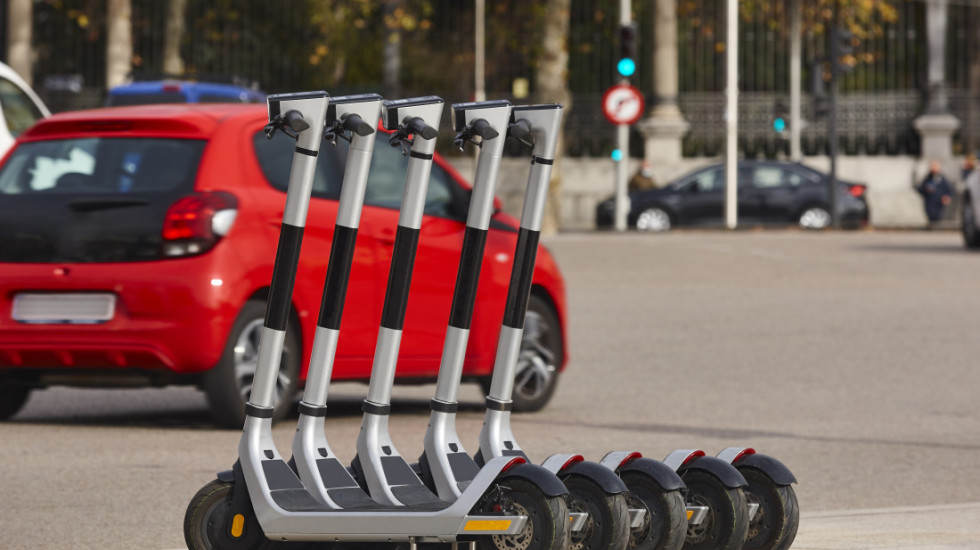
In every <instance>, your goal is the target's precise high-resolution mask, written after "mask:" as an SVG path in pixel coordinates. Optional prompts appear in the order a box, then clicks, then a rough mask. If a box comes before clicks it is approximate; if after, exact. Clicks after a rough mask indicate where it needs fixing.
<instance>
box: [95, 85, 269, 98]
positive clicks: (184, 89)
mask: <svg viewBox="0 0 980 550" xmlns="http://www.w3.org/2000/svg"><path fill="white" fill-rule="evenodd" d="M160 92H172V93H183V94H188V93H189V94H191V95H197V94H211V95H226V96H228V97H229V98H233V99H240V98H241V96H242V94H244V95H245V96H246V97H248V98H249V99H251V100H253V101H254V100H257V99H263V98H265V93H263V92H260V91H259V90H255V89H253V88H248V87H245V86H239V85H237V84H225V83H222V82H199V81H188V80H151V81H137V82H130V83H129V84H121V85H119V86H115V87H113V88H112V89H110V90H109V95H120V94H121V95H125V94H147V93H160Z"/></svg>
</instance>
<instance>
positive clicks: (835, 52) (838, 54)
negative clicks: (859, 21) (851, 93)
mask: <svg viewBox="0 0 980 550" xmlns="http://www.w3.org/2000/svg"><path fill="white" fill-rule="evenodd" d="M855 62H856V60H855V59H854V33H852V32H850V31H848V30H846V29H844V28H842V27H831V28H830V64H831V69H830V70H831V71H832V74H833V78H837V77H839V76H840V75H842V74H844V73H849V72H851V71H853V70H854V65H855Z"/></svg>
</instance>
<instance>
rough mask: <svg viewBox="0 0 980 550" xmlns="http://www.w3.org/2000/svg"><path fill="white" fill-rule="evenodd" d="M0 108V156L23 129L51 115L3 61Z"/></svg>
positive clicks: (0, 75)
mask: <svg viewBox="0 0 980 550" xmlns="http://www.w3.org/2000/svg"><path fill="white" fill-rule="evenodd" d="M0 109H2V110H3V121H2V122H0V157H2V156H3V154H4V153H6V152H7V150H8V149H10V146H11V145H13V144H14V140H15V139H17V136H19V135H20V134H21V133H22V132H24V130H27V129H28V128H30V127H31V126H33V125H34V123H35V122H37V121H38V120H40V119H42V118H44V117H46V116H51V111H49V110H48V108H47V107H46V106H45V105H44V102H43V101H41V98H39V97H38V96H37V94H36V93H34V90H32V89H31V87H30V86H29V85H28V84H27V82H24V79H22V78H21V77H20V76H18V75H17V72H16V71H14V70H13V69H11V68H10V67H8V66H7V65H4V64H3V63H0Z"/></svg>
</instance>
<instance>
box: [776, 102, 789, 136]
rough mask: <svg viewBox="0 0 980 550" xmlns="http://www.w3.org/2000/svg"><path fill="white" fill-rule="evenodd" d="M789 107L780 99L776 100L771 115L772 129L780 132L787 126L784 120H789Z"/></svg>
mask: <svg viewBox="0 0 980 550" xmlns="http://www.w3.org/2000/svg"><path fill="white" fill-rule="evenodd" d="M788 114H789V109H787V108H786V105H785V104H784V103H783V102H782V101H777V102H776V105H775V106H774V107H773V116H772V129H773V130H775V131H776V133H777V134H782V133H784V132H785V131H786V129H787V128H789V124H788V123H787V122H786V121H787V120H789V116H788Z"/></svg>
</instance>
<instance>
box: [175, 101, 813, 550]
mask: <svg viewBox="0 0 980 550" xmlns="http://www.w3.org/2000/svg"><path fill="white" fill-rule="evenodd" d="M268 105H269V124H268V126H266V134H267V135H268V136H269V137H271V136H272V135H273V134H274V133H276V132H284V133H285V134H287V135H289V136H291V137H293V138H295V140H296V148H295V152H294V154H293V160H292V169H291V172H290V176H289V187H288V191H287V195H286V205H285V209H284V213H283V219H282V227H281V233H280V238H279V244H278V251H277V254H276V260H275V267H274V273H273V279H272V284H271V289H270V295H269V300H268V310H267V313H266V317H265V323H264V326H263V331H262V336H261V342H260V346H259V362H258V367H257V371H256V373H255V378H254V381H253V386H252V393H251V395H250V398H249V402H248V404H247V405H246V420H245V427H244V431H243V434H242V438H241V442H240V443H239V446H238V457H239V459H238V461H237V462H236V463H235V465H234V468H233V469H232V470H230V471H227V472H222V473H219V474H218V476H217V479H216V480H214V481H212V482H210V483H208V484H207V485H206V486H205V487H204V488H202V489H201V490H200V491H199V492H198V493H197V494H196V495H195V496H194V498H193V500H192V501H191V503H190V505H189V506H188V508H187V512H186V516H185V521H184V535H185V538H186V541H187V545H188V547H189V548H190V549H191V550H217V549H231V550H253V549H258V548H269V547H278V546H280V545H287V546H289V547H293V546H297V547H310V548H326V547H327V545H331V546H332V545H341V546H343V545H348V546H352V545H365V544H370V545H382V544H383V545H388V546H390V545H393V544H407V545H409V546H410V547H411V548H412V550H415V546H416V545H417V544H420V543H442V544H452V545H453V547H454V548H455V547H456V545H458V544H459V543H470V545H471V547H475V546H477V545H479V546H480V547H481V549H484V550H564V549H565V548H572V549H574V550H580V549H586V550H625V549H626V548H627V547H629V548H630V549H631V550H677V549H679V548H681V547H684V548H690V549H696V550H709V549H710V550H737V549H739V548H747V549H767V550H784V549H786V548H788V547H789V546H790V545H791V544H792V542H793V539H794V538H795V536H796V529H797V526H798V524H799V511H798V507H797V501H796V496H795V493H794V491H793V488H792V484H793V483H795V481H796V480H795V478H794V477H793V474H792V473H791V472H790V471H789V470H788V469H787V468H786V467H785V466H784V465H783V464H782V463H780V462H779V461H777V460H776V459H774V458H771V457H768V456H765V455H762V454H757V453H755V452H754V451H753V450H752V449H749V448H730V449H726V450H725V451H722V453H721V454H719V455H718V456H717V457H709V456H705V453H704V452H702V451H698V450H682V451H674V452H672V453H670V454H669V455H668V456H667V457H666V458H665V459H664V460H663V461H662V462H660V461H656V460H652V459H649V458H644V457H642V456H641V455H640V453H638V452H635V451H624V452H611V453H609V454H607V455H606V456H605V457H604V458H603V459H602V460H600V461H599V462H590V461H586V460H583V458H582V457H581V456H580V455H577V454H556V455H553V456H551V457H549V458H548V459H547V460H545V461H544V462H543V463H542V464H541V465H540V466H537V465H535V464H533V463H531V461H530V459H529V458H528V457H527V455H526V454H525V453H524V451H522V450H521V447H520V446H519V445H518V444H517V440H516V438H515V437H514V434H513V432H512V431H511V427H510V412H511V397H512V393H513V387H514V377H515V370H516V366H517V358H518V354H519V353H520V351H521V340H522V331H523V328H524V317H525V314H526V312H527V304H528V299H529V294H530V290H531V275H532V272H533V269H534V263H535V256H536V253H537V249H538V237H539V233H540V229H541V221H542V218H543V214H544V206H545V201H546V198H547V194H548V187H549V180H550V176H551V168H552V164H553V163H554V160H555V158H554V157H555V149H556V141H557V138H558V133H559V127H560V124H561V119H562V106H561V105H553V104H546V105H530V106H513V105H511V104H510V103H509V102H508V101H503V100H501V101H484V102H477V103H461V104H454V105H452V108H451V113H452V126H453V129H454V130H455V132H456V143H457V144H458V145H459V146H460V148H462V147H463V146H464V145H465V143H467V142H471V143H473V144H475V145H476V146H477V147H479V148H480V152H479V159H478V161H477V168H476V176H475V178H474V182H473V192H472V198H471V200H470V205H469V211H468V214H467V218H466V229H465V232H464V236H463V242H462V251H461V255H460V262H459V268H458V272H457V279H456V285H455V290H454V294H453V302H452V309H451V312H450V318H449V326H448V328H447V333H446V339H445V345H444V350H443V355H442V359H441V363H440V367H439V374H438V379H437V384H436V392H435V397H434V398H433V399H432V401H431V416H430V419H429V425H428V429H427V431H426V434H425V438H424V452H423V453H422V456H421V457H420V458H419V460H418V462H417V463H415V464H410V463H409V462H407V461H406V460H405V459H404V458H403V457H402V456H401V455H400V454H399V453H398V450H397V449H395V446H394V445H393V444H392V441H391V437H390V434H389V430H388V416H389V413H390V409H391V405H390V403H391V390H392V385H393V383H394V377H395V367H396V363H397V357H398V349H399V342H400V339H401V334H402V328H403V323H404V318H405V309H406V305H407V301H408V295H409V292H408V291H409V287H410V283H411V278H412V269H413V264H414V260H415V252H416V245H417V243H418V239H419V230H420V227H421V223H422V220H423V212H424V207H425V198H426V189H427V186H428V181H429V173H430V169H431V165H432V158H433V154H434V152H435V147H436V137H437V135H438V131H437V128H438V127H439V123H440V118H441V116H442V112H443V109H444V102H443V100H442V99H440V98H438V97H435V96H427V97H419V98H412V99H402V100H396V101H385V100H383V99H382V98H381V97H380V96H378V95H375V94H366V95H354V96H344V97H329V96H328V95H327V94H326V93H325V92H305V93H294V94H280V95H272V96H269V98H268ZM379 119H381V121H382V125H383V128H384V129H385V130H386V131H388V132H390V134H389V143H390V144H391V145H393V146H401V147H402V148H403V152H404V153H405V154H406V155H407V156H408V159H407V177H406V181H405V188H404V195H403V198H402V203H401V208H400V210H399V217H398V227H397V232H396V238H395V243H394V249H393V251H392V259H391V268H390V271H389V278H388V285H387V291H386V295H385V301H384V307H383V311H382V316H381V326H380V329H379V334H378V343H377V348H376V351H375V357H374V363H373V366H372V370H371V379H370V383H369V387H368V392H367V398H366V399H365V400H364V404H363V412H364V416H363V421H362V425H361V430H360V435H359V436H358V439H357V446H356V451H357V452H356V457H355V458H354V460H353V462H352V464H350V465H349V466H347V465H345V464H343V463H341V462H340V460H338V458H337V455H336V454H335V453H334V451H333V450H332V449H331V448H330V446H329V444H328V443H327V440H326V435H325V434H324V422H325V417H326V412H327V390H328V386H329V383H330V378H331V371H332V368H333V359H334V354H335V352H336V349H337V341H338V338H339V336H340V325H341V317H342V313H343V307H344V299H345V295H346V290H347V284H348V281H349V277H350V271H351V264H352V259H353V254H354V245H355V240H356V236H357V231H358V223H359V221H360V215H361V208H362V204H363V202H364V194H365V187H366V184H367V177H368V171H369V168H370V165H371V155H372V151H373V148H374V142H375V137H376V136H377V133H378V132H377V123H378V120H379ZM508 137H509V138H512V139H516V140H519V141H520V142H523V143H524V144H526V145H529V146H530V148H531V150H532V154H531V164H530V173H529V176H528V181H527V191H526V195H525V202H524V209H523V212H522V214H521V220H520V228H519V230H518V234H517V245H516V251H515V254H514V263H513V271H512V274H511V278H510V286H509V289H508V294H507V301H506V305H505V311H504V318H503V322H502V327H501V331H500V337H499V345H498V348H497V355H496V360H495V364H494V371H493V379H492V382H491V388H490V392H489V395H488V396H487V399H486V407H487V410H486V416H485V420H484V423H483V428H482V431H481V433H480V437H479V445H480V448H479V449H478V450H477V451H476V453H475V454H474V455H472V456H471V455H470V454H468V453H467V451H466V450H465V449H464V448H463V445H462V443H461V442H460V439H459V437H458V435H457V433H456V426H455V418H456V411H457V395H458V390H459V385H460V380H461V376H462V369H463V360H464V355H465V351H466V343H467V338H468V335H469V327H470V321H471V317H472V312H473V307H474V302H475V297H476V293H477V288H478V280H479V275H480V269H481V264H482V261H483V255H484V254H483V253H484V246H485V243H486V239H487V233H488V230H489V225H490V218H491V216H492V214H493V201H494V193H495V187H496V180H497V174H498V169H499V166H500V160H501V156H502V154H503V150H504V141H505V139H507V138H508ZM338 139H340V140H342V141H345V142H349V150H348V153H347V163H346V170H345V172H344V180H343V186H342V191H341V195H340V203H339V207H338V211H337V220H336V225H335V228H334V234H333V241H332V248H331V250H330V257H329V261H328V266H327V275H326V280H325V282H324V287H323V300H322V304H321V311H320V316H319V318H318V322H317V329H316V334H315V339H314V342H313V350H312V359H311V362H310V366H309V374H308V378H307V382H306V389H305V393H304V397H303V400H302V401H301V402H300V404H299V420H298V427H297V431H296V434H295V438H294V440H293V444H292V458H291V459H290V460H289V461H288V462H287V461H286V460H285V459H284V458H283V457H282V456H281V455H280V454H279V451H278V450H277V449H276V446H275V444H274V443H273V439H272V435H271V427H272V414H273V392H274V388H275V380H276V377H277V376H278V372H279V364H280V358H281V354H282V347H283V340H284V336H285V331H286V322H287V318H288V316H289V308H290V302H291V297H292V290H293V283H294V280H295V275H296V267H297V261H298V259H299V253H300V244H301V241H302V237H303V230H304V227H305V223H306V213H307V208H308V206H309V201H310V192H311V189H312V184H313V174H314V168H315V166H316V160H317V154H318V152H319V150H320V145H321V141H322V140H327V141H332V142H333V143H334V144H335V145H336V144H337V143H338Z"/></svg>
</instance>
